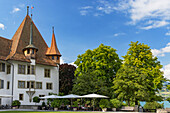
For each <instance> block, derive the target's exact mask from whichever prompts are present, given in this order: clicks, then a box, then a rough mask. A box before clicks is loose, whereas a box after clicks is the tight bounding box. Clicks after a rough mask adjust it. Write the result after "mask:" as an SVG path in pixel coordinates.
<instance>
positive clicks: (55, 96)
mask: <svg viewBox="0 0 170 113" xmlns="http://www.w3.org/2000/svg"><path fill="white" fill-rule="evenodd" d="M61 97H62V96H57V95H48V96H44V97H40V99H48V98H61Z"/></svg>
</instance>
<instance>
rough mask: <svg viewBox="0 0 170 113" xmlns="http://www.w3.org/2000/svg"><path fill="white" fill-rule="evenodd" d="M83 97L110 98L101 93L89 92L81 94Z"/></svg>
mask: <svg viewBox="0 0 170 113" xmlns="http://www.w3.org/2000/svg"><path fill="white" fill-rule="evenodd" d="M81 98H109V97H107V96H104V95H99V94H88V95H83V96H81Z"/></svg>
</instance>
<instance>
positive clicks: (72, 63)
mask: <svg viewBox="0 0 170 113" xmlns="http://www.w3.org/2000/svg"><path fill="white" fill-rule="evenodd" d="M68 64H70V65H73V66H75V67H76V68H77V67H78V66H77V65H76V64H74V62H71V63H68Z"/></svg>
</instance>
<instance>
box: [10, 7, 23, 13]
mask: <svg viewBox="0 0 170 113" xmlns="http://www.w3.org/2000/svg"><path fill="white" fill-rule="evenodd" d="M20 10H21V9H20V8H13V10H12V11H11V13H16V12H18V11H20Z"/></svg>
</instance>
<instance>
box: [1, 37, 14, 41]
mask: <svg viewBox="0 0 170 113" xmlns="http://www.w3.org/2000/svg"><path fill="white" fill-rule="evenodd" d="M0 38H1V39H5V40H8V41H12V40H11V39H7V38H4V37H2V36H0Z"/></svg>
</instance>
